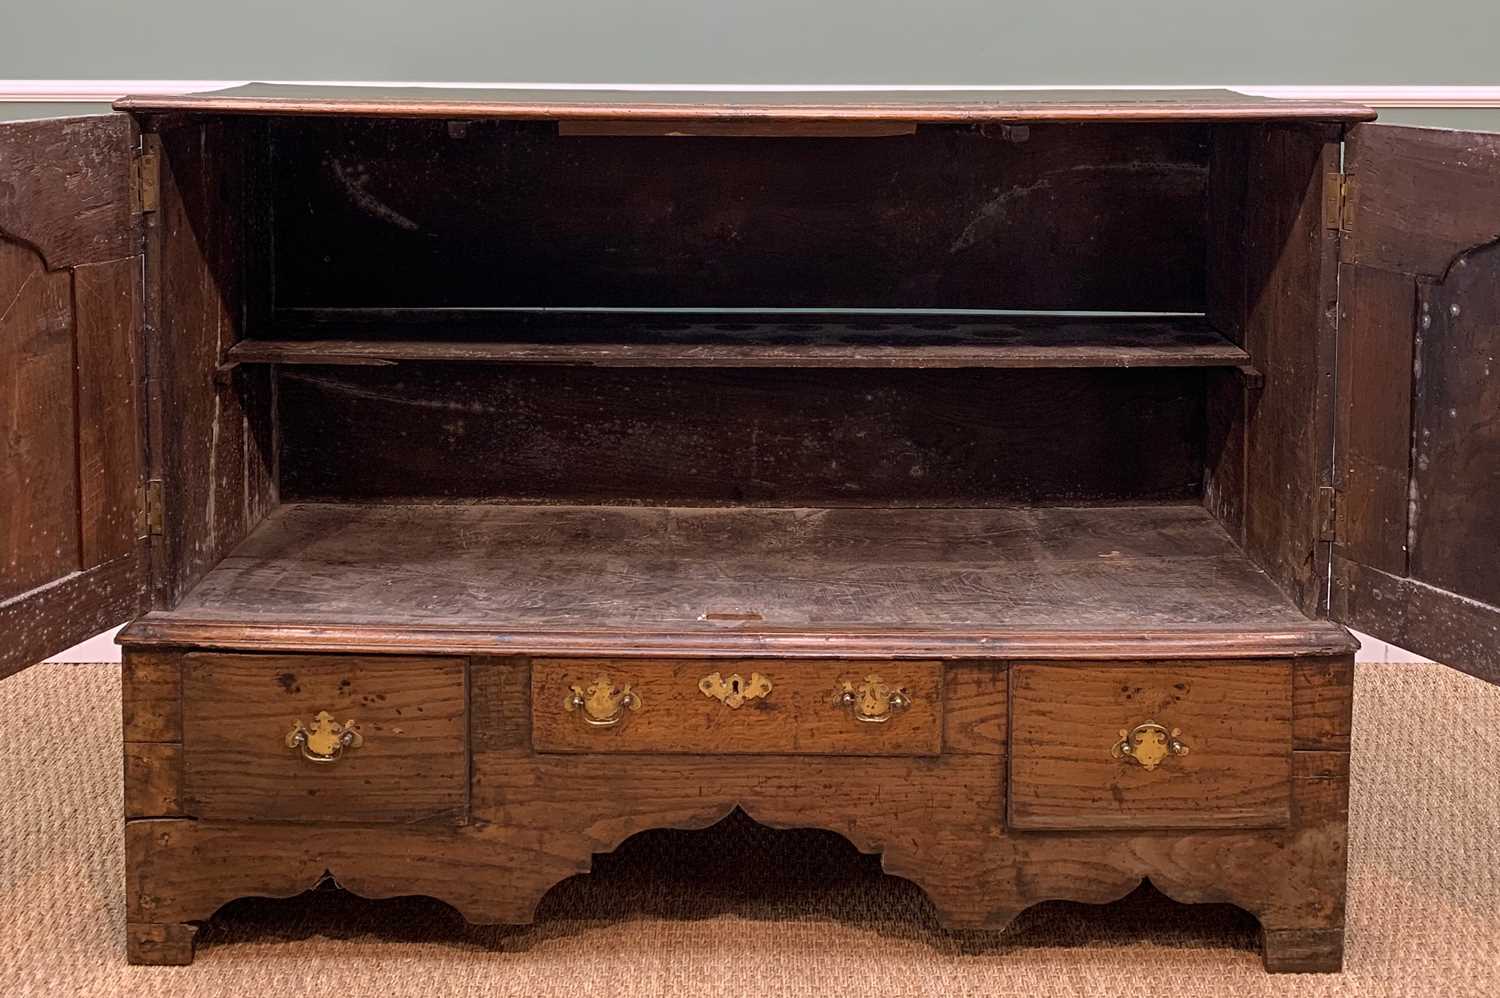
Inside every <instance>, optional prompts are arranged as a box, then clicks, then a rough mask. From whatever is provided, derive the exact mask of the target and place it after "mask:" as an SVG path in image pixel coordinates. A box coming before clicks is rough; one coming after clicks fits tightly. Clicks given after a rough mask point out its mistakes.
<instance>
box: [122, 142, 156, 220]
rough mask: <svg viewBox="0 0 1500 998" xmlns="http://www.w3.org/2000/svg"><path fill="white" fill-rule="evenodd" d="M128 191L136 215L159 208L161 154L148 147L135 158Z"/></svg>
mask: <svg viewBox="0 0 1500 998" xmlns="http://www.w3.org/2000/svg"><path fill="white" fill-rule="evenodd" d="M130 190H131V193H132V194H133V195H134V200H135V210H136V212H137V213H139V214H142V215H144V214H146V213H147V212H152V211H155V210H156V209H157V208H158V207H160V206H161V154H160V153H158V152H157V151H156V150H155V149H153V148H151V147H150V146H147V147H146V148H144V149H142V150H141V154H140V155H139V156H137V157H136V158H135V166H134V169H133V170H132V172H131V177H130Z"/></svg>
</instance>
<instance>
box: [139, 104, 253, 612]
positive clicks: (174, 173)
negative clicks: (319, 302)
mask: <svg viewBox="0 0 1500 998" xmlns="http://www.w3.org/2000/svg"><path fill="white" fill-rule="evenodd" d="M260 134H261V133H260V131H259V129H258V126H257V123H255V122H227V121H222V120H207V121H204V120H198V121H194V122H191V123H186V124H179V125H177V126H176V127H173V128H170V129H168V130H166V131H163V132H161V133H160V134H159V135H148V136H147V139H148V140H149V141H151V142H153V143H159V147H160V150H161V210H160V211H159V212H158V213H157V215H156V216H155V218H154V221H153V228H152V230H151V235H150V237H151V239H152V240H153V241H154V245H155V247H156V257H157V259H158V260H159V261H160V263H159V267H158V268H157V273H156V280H157V284H158V287H157V289H156V290H157V294H158V298H157V299H156V307H155V315H154V322H155V325H156V326H157V327H158V328H159V329H160V337H159V342H160V344H161V345H162V346H161V349H160V350H159V352H158V354H157V356H156V362H157V370H158V376H157V390H158V391H159V393H160V399H159V402H158V405H159V407H160V413H161V417H162V418H161V420H160V422H161V429H160V441H159V444H158V446H157V447H156V448H155V450H156V451H157V453H158V455H159V458H158V466H157V469H156V471H157V474H158V475H159V476H160V477H161V479H162V483H163V484H162V490H163V496H164V502H165V507H166V509H168V510H169V511H170V515H169V516H167V517H166V522H165V534H164V537H163V544H162V551H161V557H162V560H163V570H162V571H161V572H160V573H158V587H159V590H158V594H157V597H158V601H159V602H162V603H166V604H168V605H170V604H172V603H175V602H176V601H177V600H178V599H179V598H180V597H181V595H182V594H183V593H184V592H185V591H186V590H187V589H188V588H190V587H191V586H192V584H193V583H194V582H196V581H197V580H198V579H199V578H200V577H201V576H202V574H203V573H204V572H206V571H207V570H208V569H209V568H211V567H212V566H213V565H214V564H215V563H216V562H217V561H218V560H219V559H220V558H222V557H223V556H224V555H225V554H227V553H228V552H229V550H230V549H231V548H232V547H233V546H234V545H235V544H236V543H238V542H239V541H240V540H241V539H242V538H243V537H244V536H245V534H246V533H248V532H249V530H250V529H251V528H252V527H253V526H254V525H255V523H256V522H258V521H259V519H260V517H261V516H263V515H264V513H265V512H266V510H267V509H268V508H269V507H270V506H272V505H274V502H275V482H274V476H273V475H272V474H271V473H270V471H269V469H270V468H272V467H273V466H274V453H273V446H274V444H273V438H274V434H273V431H272V429H271V423H272V419H273V417H274V407H273V405H272V401H271V399H272V390H271V387H270V380H269V379H270V378H271V373H270V372H269V371H268V370H257V369H254V368H243V367H241V368H235V369H234V370H233V371H232V372H231V373H230V374H229V375H228V376H227V377H220V376H219V375H218V374H217V373H216V369H217V368H218V367H219V365H220V364H221V362H222V361H223V357H224V353H225V351H227V350H228V348H229V347H230V346H231V345H232V344H233V343H234V342H235V341H236V340H237V339H238V338H239V337H240V336H241V334H242V332H243V330H242V326H243V323H244V321H245V316H246V314H247V310H248V309H250V308H251V307H252V304H253V303H252V301H251V296H252V295H259V294H264V293H266V291H267V288H266V287H264V286H263V284H261V283H257V282H256V281H255V280H254V279H251V278H247V274H259V273H260V268H261V266H262V261H263V257H264V254H265V253H266V252H268V247H267V246H266V245H265V244H264V243H263V242H257V241H254V240H252V239H251V238H250V236H249V234H248V233H249V232H250V231H251V220H252V219H254V218H255V217H256V216H257V215H258V213H260V212H262V211H264V210H265V206H264V205H263V204H261V203H260V202H259V200H258V193H257V192H258V190H259V188H258V187H257V186H256V181H255V177H256V176H257V174H256V166H255V163H256V160H255V158H254V157H253V155H252V153H251V151H250V150H251V148H252V147H253V143H254V141H256V140H257V138H258V137H259V136H260Z"/></svg>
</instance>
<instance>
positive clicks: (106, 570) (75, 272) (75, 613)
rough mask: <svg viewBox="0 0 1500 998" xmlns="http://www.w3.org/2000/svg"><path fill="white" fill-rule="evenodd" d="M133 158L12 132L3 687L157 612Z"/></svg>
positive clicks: (3, 332) (6, 152)
mask: <svg viewBox="0 0 1500 998" xmlns="http://www.w3.org/2000/svg"><path fill="white" fill-rule="evenodd" d="M133 144H134V136H133V130H132V126H131V123H130V121H129V120H128V119H126V118H125V117H123V116H118V115H110V116H100V117H91V118H65V119H55V120H49V121H33V122H19V123H14V124H7V125H4V126H0V163H3V164H4V170H5V179H4V182H3V183H0V511H3V513H0V628H3V632H4V633H5V635H6V642H5V646H4V647H3V648H0V676H4V675H7V674H9V673H11V672H14V671H16V670H18V669H22V668H25V667H26V666H28V665H30V664H31V663H33V662H35V661H38V660H39V659H41V658H44V657H45V656H46V655H48V654H50V653H52V652H54V651H57V650H60V649H62V648H66V647H67V646H68V645H69V644H72V643H74V642H76V641H78V640H81V639H82V638H84V637H87V636H88V635H90V634H93V633H96V632H97V631H99V630H102V629H104V628H106V627H109V626H111V625H113V624H117V623H119V622H121V621H122V620H124V619H126V618H127V617H129V616H131V615H133V614H134V613H136V612H138V611H139V610H141V609H143V608H144V601H145V596H146V592H145V581H144V579H145V575H146V565H145V556H144V547H143V545H142V543H141V542H140V541H139V539H138V538H139V536H140V531H139V529H138V527H139V523H138V517H139V514H140V509H141V496H142V483H143V478H144V452H143V447H142V441H141V438H140V413H141V409H140V399H141V396H142V392H143V385H142V379H141V367H140V364H139V361H138V356H139V353H138V351H139V348H140V335H141V333H140V331H141V295H140V283H141V278H140V275H141V256H140V254H141V241H140V228H139V225H138V223H137V221H136V219H135V217H134V215H133V213H132V198H131V189H130V175H131V170H132V160H131V148H132V145H133Z"/></svg>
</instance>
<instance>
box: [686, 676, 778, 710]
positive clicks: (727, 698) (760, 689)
mask: <svg viewBox="0 0 1500 998" xmlns="http://www.w3.org/2000/svg"><path fill="white" fill-rule="evenodd" d="M698 689H700V690H702V691H703V695H704V696H709V697H713V698H714V699H715V700H718V701H719V702H720V703H722V704H723V705H724V706H726V707H728V708H729V709H731V710H739V709H740V708H741V707H742V706H744V704H745V701H746V700H759V699H761V698H763V697H768V696H770V695H771V681H770V680H769V679H767V678H766V677H765V676H762V675H761V674H760V673H758V672H752V673H750V678H749V679H746V678H745V677H743V676H741V675H740V674H739V673H738V672H736V673H734V674H733V675H731V676H730V677H729V678H728V679H724V678H722V677H721V676H720V675H719V674H718V673H717V672H711V673H709V674H708V675H706V676H704V677H703V678H702V679H700V680H698Z"/></svg>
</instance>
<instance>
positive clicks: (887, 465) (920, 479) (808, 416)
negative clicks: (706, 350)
mask: <svg viewBox="0 0 1500 998" xmlns="http://www.w3.org/2000/svg"><path fill="white" fill-rule="evenodd" d="M1203 397H1204V393H1203V374H1202V372H1201V371H1198V370H1194V369H1191V368H1141V369H1124V370H1121V369H1080V370H975V369H968V370H875V369H863V370H861V369H847V370H839V369H808V368H802V369H796V368H793V369H774V368H763V369H729V370H712V369H674V370H660V369H658V370H653V369H646V368H638V369H622V368H591V367H565V366H545V365H539V366H534V367H511V366H506V365H491V364H485V365H472V364H452V363H422V364H397V365H393V366H389V367H359V366H353V367H341V366H296V367H292V366H288V367H285V368H283V369H282V372H281V380H280V389H279V399H280V406H281V416H280V425H281V472H282V485H283V489H284V492H285V494H286V495H287V496H288V497H294V498H309V497H313V498H330V497H331V498H349V499H391V498H411V497H424V496H426V497H437V498H489V499H504V500H509V501H517V502H527V501H537V502H599V503H664V502H665V503H677V504H682V505H704V504H707V505H719V504H727V505H733V504H739V503H746V504H760V505H765V504H770V505H777V504H782V505H785V504H808V505H817V504H825V505H851V506H861V505H916V506H971V505H978V506H984V505H992V504H997V503H1008V502H1064V501H1065V502H1094V501H1121V500H1146V499H1164V500H1182V499H1192V498H1195V497H1197V496H1198V495H1200V494H1201V489H1202V479H1203V460H1204V459H1203V447H1204V430H1203V427H1204V417H1203Z"/></svg>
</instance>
